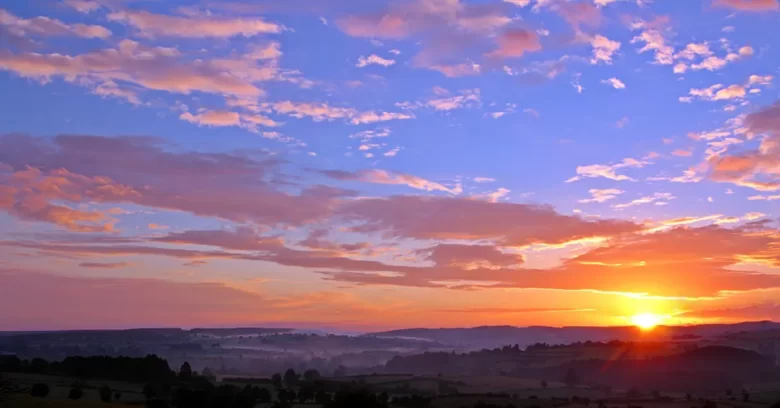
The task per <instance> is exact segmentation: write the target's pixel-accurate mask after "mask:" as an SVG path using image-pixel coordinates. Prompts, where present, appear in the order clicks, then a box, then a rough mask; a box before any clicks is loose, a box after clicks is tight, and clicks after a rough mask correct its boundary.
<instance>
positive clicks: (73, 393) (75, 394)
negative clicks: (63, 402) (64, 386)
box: [68, 385, 84, 401]
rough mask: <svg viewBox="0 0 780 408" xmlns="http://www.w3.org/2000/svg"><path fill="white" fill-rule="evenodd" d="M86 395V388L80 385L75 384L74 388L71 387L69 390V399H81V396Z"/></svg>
mask: <svg viewBox="0 0 780 408" xmlns="http://www.w3.org/2000/svg"><path fill="white" fill-rule="evenodd" d="M83 396H84V390H82V389H81V387H80V386H78V385H74V386H73V388H71V389H70V391H69V392H68V399H72V400H74V401H75V400H78V399H81V397H83Z"/></svg>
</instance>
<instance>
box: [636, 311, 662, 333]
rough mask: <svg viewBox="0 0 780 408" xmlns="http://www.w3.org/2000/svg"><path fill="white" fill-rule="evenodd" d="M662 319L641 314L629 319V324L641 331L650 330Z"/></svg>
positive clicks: (648, 314)
mask: <svg viewBox="0 0 780 408" xmlns="http://www.w3.org/2000/svg"><path fill="white" fill-rule="evenodd" d="M663 319H664V317H663V316H660V315H657V314H653V313H642V314H638V315H635V316H632V317H631V323H633V324H634V325H635V326H637V327H639V328H640V329H642V330H652V329H654V328H655V326H658V324H659V323H661V321H662V320H663Z"/></svg>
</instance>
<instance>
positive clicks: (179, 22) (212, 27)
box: [108, 10, 284, 38]
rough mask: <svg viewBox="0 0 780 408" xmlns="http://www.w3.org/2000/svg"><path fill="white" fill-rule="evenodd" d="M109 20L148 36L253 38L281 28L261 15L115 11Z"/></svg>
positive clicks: (281, 28) (272, 32) (275, 31)
mask: <svg viewBox="0 0 780 408" xmlns="http://www.w3.org/2000/svg"><path fill="white" fill-rule="evenodd" d="M108 19H109V20H110V21H116V22H122V23H125V24H128V25H130V26H132V27H134V28H135V29H136V30H138V32H139V33H140V34H141V35H143V36H147V37H155V36H161V37H184V38H204V37H221V38H229V37H235V36H239V35H240V36H244V37H254V36H256V35H260V34H276V33H279V32H281V31H282V30H283V29H284V28H283V27H282V26H280V25H278V24H275V23H269V22H267V21H265V20H263V19H260V18H253V19H247V18H223V17H213V16H186V17H179V16H169V15H163V14H154V13H150V12H148V11H144V10H139V11H133V10H124V11H116V12H113V13H111V14H109V15H108Z"/></svg>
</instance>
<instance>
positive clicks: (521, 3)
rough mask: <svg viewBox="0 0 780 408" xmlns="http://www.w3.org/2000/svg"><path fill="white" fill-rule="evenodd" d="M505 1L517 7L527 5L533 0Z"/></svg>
mask: <svg viewBox="0 0 780 408" xmlns="http://www.w3.org/2000/svg"><path fill="white" fill-rule="evenodd" d="M504 2H506V3H509V4H514V5H515V6H517V7H525V6H527V5H529V4H531V0H504Z"/></svg>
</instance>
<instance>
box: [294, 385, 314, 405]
mask: <svg viewBox="0 0 780 408" xmlns="http://www.w3.org/2000/svg"><path fill="white" fill-rule="evenodd" d="M316 394H317V390H315V389H314V386H313V385H311V384H303V385H301V388H300V389H298V401H300V402H307V401H311V400H313V399H314V397H315V396H316Z"/></svg>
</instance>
